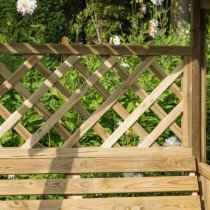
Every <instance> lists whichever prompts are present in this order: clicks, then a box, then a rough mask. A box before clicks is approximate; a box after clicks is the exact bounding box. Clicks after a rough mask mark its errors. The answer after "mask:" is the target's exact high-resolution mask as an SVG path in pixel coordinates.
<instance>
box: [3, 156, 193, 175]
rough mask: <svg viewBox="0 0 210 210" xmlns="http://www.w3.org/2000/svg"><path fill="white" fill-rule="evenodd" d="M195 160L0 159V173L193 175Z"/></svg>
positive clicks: (176, 158) (148, 158) (164, 158)
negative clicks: (146, 173)
mask: <svg viewBox="0 0 210 210" xmlns="http://www.w3.org/2000/svg"><path fill="white" fill-rule="evenodd" d="M195 170H196V167H195V159H194V157H182V156H181V157H180V156H178V155H177V156H167V157H159V158H153V157H149V156H148V157H144V158H142V159H139V158H125V157H124V158H55V159H18V160H15V159H0V174H38V173H68V174H71V173H102V172H113V173H114V172H165V171H191V172H194V171H195Z"/></svg>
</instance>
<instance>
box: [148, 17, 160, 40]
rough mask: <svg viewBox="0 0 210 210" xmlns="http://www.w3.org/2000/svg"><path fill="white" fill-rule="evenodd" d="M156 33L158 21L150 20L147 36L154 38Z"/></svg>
mask: <svg viewBox="0 0 210 210" xmlns="http://www.w3.org/2000/svg"><path fill="white" fill-rule="evenodd" d="M157 32H158V21H157V20H155V19H152V20H150V21H149V35H150V36H151V37H153V38H154V37H155V34H157Z"/></svg>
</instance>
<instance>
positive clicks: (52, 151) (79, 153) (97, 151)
mask: <svg viewBox="0 0 210 210" xmlns="http://www.w3.org/2000/svg"><path fill="white" fill-rule="evenodd" d="M148 154H149V155H148ZM177 154H179V156H181V157H192V149H191V148H182V147H158V148H151V147H150V148H137V147H121V148H95V147H88V148H47V149H46V148H41V149H38V148H33V149H22V148H21V149H19V148H4V149H0V158H1V159H16V160H17V159H54V158H115V157H118V158H120V157H126V158H131V157H133V158H134V157H136V158H139V159H142V158H146V157H148V156H149V157H150V158H151V159H152V158H154V159H158V158H161V157H166V158H167V157H169V156H175V155H177Z"/></svg>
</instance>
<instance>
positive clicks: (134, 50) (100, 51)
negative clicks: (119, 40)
mask: <svg viewBox="0 0 210 210" xmlns="http://www.w3.org/2000/svg"><path fill="white" fill-rule="evenodd" d="M0 53H12V54H29V55H31V54H33V55H42V54H57V55H58V54H61V55H87V54H94V55H109V56H113V55H154V56H156V55H176V56H178V55H180V56H184V55H192V50H191V48H190V47H181V46H148V45H145V46H139V45H76V44H75V45H63V44H29V43H15V44H9V43H2V44H0Z"/></svg>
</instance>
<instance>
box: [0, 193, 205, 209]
mask: <svg viewBox="0 0 210 210" xmlns="http://www.w3.org/2000/svg"><path fill="white" fill-rule="evenodd" d="M87 209H88V210H201V207H200V198H199V196H168V197H167V196H164V197H137V198H97V199H68V200H51V201H50V200H45V201H0V210H87Z"/></svg>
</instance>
